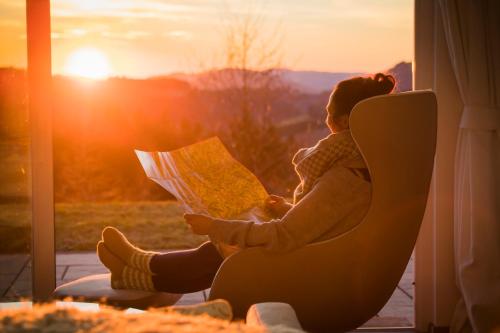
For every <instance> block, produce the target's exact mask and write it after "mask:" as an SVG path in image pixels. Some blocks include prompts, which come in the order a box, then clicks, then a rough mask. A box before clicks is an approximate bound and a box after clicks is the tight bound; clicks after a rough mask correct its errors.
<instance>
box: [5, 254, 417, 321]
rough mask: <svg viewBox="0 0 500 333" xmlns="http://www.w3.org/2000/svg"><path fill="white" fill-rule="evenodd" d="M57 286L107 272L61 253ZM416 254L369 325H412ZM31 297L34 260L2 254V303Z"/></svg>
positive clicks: (88, 257) (87, 257)
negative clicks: (389, 297) (414, 261)
mask: <svg viewBox="0 0 500 333" xmlns="http://www.w3.org/2000/svg"><path fill="white" fill-rule="evenodd" d="M56 263H57V266H56V279H57V282H56V283H57V285H58V286H59V285H61V284H63V283H66V282H69V281H72V280H75V279H78V278H80V277H83V276H87V275H90V274H100V273H107V270H106V268H105V267H104V266H102V264H101V263H100V262H99V260H98V258H97V256H96V254H95V253H94V252H91V253H89V252H83V253H58V254H57V261H56ZM413 281H414V279H413V257H412V258H411V259H410V262H409V264H408V266H407V268H406V271H405V273H404V274H403V277H402V279H401V281H400V282H399V285H398V287H397V288H396V290H395V291H394V293H393V295H392V297H391V299H390V300H389V302H388V303H387V304H386V305H385V307H384V308H383V309H382V310H381V311H380V312H379V314H378V315H377V316H376V317H374V318H372V319H371V320H370V321H369V322H368V323H366V324H365V327H411V326H413V322H414V313H413V295H414V294H413V291H414V285H413ZM207 296H208V293H207V291H201V292H197V293H192V294H186V295H184V296H183V297H182V298H181V299H180V300H179V301H178V303H177V304H182V305H186V304H194V303H199V302H203V301H204V300H206V298H207ZM29 297H31V262H30V258H29V256H28V255H24V254H15V255H0V302H7V301H15V300H19V299H21V298H29Z"/></svg>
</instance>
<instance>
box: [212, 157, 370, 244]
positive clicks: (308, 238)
mask: <svg viewBox="0 0 500 333" xmlns="http://www.w3.org/2000/svg"><path fill="white" fill-rule="evenodd" d="M365 167H366V166H365V164H364V162H363V160H362V158H361V157H358V158H354V159H351V160H343V161H342V163H335V164H334V165H333V166H332V167H330V168H329V169H328V170H327V171H326V172H324V173H323V174H322V175H321V176H320V177H319V178H318V179H317V180H316V182H315V183H314V185H313V186H312V188H311V189H310V190H309V191H308V192H307V193H306V194H305V195H304V196H303V197H302V198H301V200H300V201H298V203H296V204H295V205H294V206H293V207H292V208H291V209H290V210H289V211H288V212H287V213H286V214H285V215H284V216H283V217H282V218H281V219H273V220H271V221H269V222H264V223H255V222H252V221H242V220H223V219H216V220H214V222H213V224H212V228H211V230H210V232H209V237H210V239H211V240H212V241H213V242H214V243H224V244H228V245H233V246H237V247H238V248H246V247H253V246H262V247H265V248H267V249H268V250H269V251H271V252H287V251H291V250H294V249H297V248H299V247H302V246H304V245H306V244H309V243H313V242H318V241H322V240H327V239H331V238H333V237H335V236H338V235H340V234H342V233H344V232H346V231H349V230H350V229H352V228H353V227H355V226H356V225H357V224H359V223H360V222H361V221H362V219H363V217H364V216H365V215H366V213H367V211H368V208H369V206H370V201H371V184H370V182H368V181H366V180H365V179H364V178H362V177H360V176H359V175H356V174H354V173H353V172H352V171H351V170H349V169H348V168H365Z"/></svg>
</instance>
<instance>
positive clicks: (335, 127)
mask: <svg viewBox="0 0 500 333" xmlns="http://www.w3.org/2000/svg"><path fill="white" fill-rule="evenodd" d="M325 123H326V125H327V126H328V128H329V129H330V131H332V133H334V134H335V133H338V132H340V131H343V130H346V129H348V128H349V116H347V115H344V116H340V117H336V118H333V117H332V116H331V115H330V113H329V112H327V113H326V119H325Z"/></svg>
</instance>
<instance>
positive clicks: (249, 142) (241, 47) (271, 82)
mask: <svg viewBox="0 0 500 333" xmlns="http://www.w3.org/2000/svg"><path fill="white" fill-rule="evenodd" d="M221 34H222V36H224V39H223V40H224V47H223V50H224V55H223V56H224V61H223V63H224V67H223V68H222V69H212V70H210V71H208V72H206V73H205V74H204V75H202V76H201V83H202V85H203V87H204V88H205V89H208V90H210V91H211V92H212V94H213V95H214V96H215V98H216V104H217V105H223V106H224V109H230V110H231V113H230V115H228V117H229V120H228V119H226V121H227V120H228V121H227V122H228V126H227V131H226V132H225V135H224V136H225V139H226V140H225V141H226V142H227V143H229V145H230V147H231V149H232V152H233V153H234V154H235V155H236V157H237V158H238V159H239V160H240V161H241V162H242V163H244V164H245V165H246V166H247V167H248V168H249V169H250V170H252V171H253V172H254V173H255V174H256V175H257V176H258V177H259V178H261V180H263V181H264V183H265V184H266V185H267V186H268V188H269V189H270V190H272V191H278V192H282V193H283V192H286V190H287V189H288V188H289V187H290V186H289V184H287V182H288V180H289V179H290V176H292V177H293V170H292V169H291V167H290V158H291V152H292V151H294V146H295V145H294V143H293V142H286V141H285V139H284V138H282V137H281V136H280V135H279V133H278V130H277V128H276V127H275V125H274V124H273V121H272V109H273V104H274V103H276V102H278V101H279V99H280V98H284V97H285V96H286V94H287V92H288V86H287V85H286V84H285V83H284V81H283V80H282V78H281V63H282V41H283V33H282V30H281V25H280V24H279V23H277V24H269V23H268V22H266V20H265V19H264V16H263V15H262V12H261V11H259V10H253V9H252V8H250V9H247V11H246V12H245V13H239V14H234V13H227V14H226V15H225V19H224V20H223V23H222V33H221Z"/></svg>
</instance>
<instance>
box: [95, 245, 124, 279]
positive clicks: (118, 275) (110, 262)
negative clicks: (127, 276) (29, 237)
mask: <svg viewBox="0 0 500 333" xmlns="http://www.w3.org/2000/svg"><path fill="white" fill-rule="evenodd" d="M97 256H98V257H99V260H101V262H102V264H103V265H104V266H106V268H107V269H109V271H110V272H111V287H112V288H113V289H123V285H122V283H121V280H122V275H123V270H124V269H125V266H126V265H125V263H124V262H123V261H122V260H121V259H120V258H118V257H116V256H115V255H114V254H113V253H111V251H109V250H108V248H107V247H106V245H105V244H104V242H103V241H100V242H99V243H97Z"/></svg>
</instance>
